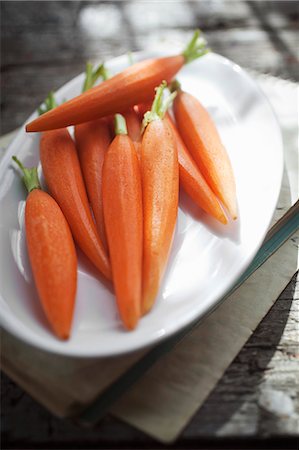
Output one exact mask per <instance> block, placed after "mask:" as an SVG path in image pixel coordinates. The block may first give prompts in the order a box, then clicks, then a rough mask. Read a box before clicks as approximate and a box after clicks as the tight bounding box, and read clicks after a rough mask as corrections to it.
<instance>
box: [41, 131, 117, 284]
mask: <svg viewBox="0 0 299 450" xmlns="http://www.w3.org/2000/svg"><path fill="white" fill-rule="evenodd" d="M40 157H41V163H42V168H43V173H44V176H45V179H46V183H47V185H48V188H49V190H50V192H51V195H52V196H53V197H54V199H55V200H56V201H57V203H58V204H59V206H60V208H61V209H62V211H63V214H64V215H65V218H66V220H67V221H68V223H69V226H70V228H71V231H72V234H73V237H74V239H75V241H76V242H77V244H78V246H79V247H80V248H81V250H82V251H83V252H84V253H85V254H86V256H87V257H88V258H89V259H90V261H91V262H92V263H93V264H94V265H95V266H96V267H97V268H98V270H99V271H100V272H101V273H102V274H103V275H104V276H105V277H106V278H107V279H111V269H110V264H109V260H108V257H107V254H106V252H105V249H104V247H103V244H102V242H101V240H100V237H99V235H98V232H97V229H96V225H95V223H94V222H93V219H92V215H91V211H90V207H89V203H88V198H87V194H86V190H85V186H84V181H83V177H82V173H81V168H80V163H79V159H78V155H77V150H76V147H75V143H74V142H73V140H72V138H71V136H70V134H69V132H68V130H67V129H65V128H64V129H61V130H54V131H48V132H45V133H42V136H41V141H40Z"/></svg>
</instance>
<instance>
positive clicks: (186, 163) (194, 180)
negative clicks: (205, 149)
mask: <svg viewBox="0 0 299 450" xmlns="http://www.w3.org/2000/svg"><path fill="white" fill-rule="evenodd" d="M165 120H166V121H167V123H168V125H169V127H170V128H171V130H172V133H173V136H174V139H175V142H176V145H177V151H178V158H179V174H180V184H181V186H182V187H183V188H184V190H185V191H186V193H187V194H188V195H189V197H191V198H192V200H193V201H194V203H196V204H197V205H198V206H199V207H200V208H202V209H203V210H204V211H205V212H206V213H208V214H210V215H211V216H213V217H214V218H215V219H217V220H219V221H220V222H221V223H224V224H226V223H227V218H226V217H225V215H224V213H223V210H222V208H221V206H220V204H219V201H218V199H217V197H216V195H215V194H214V193H213V191H212V190H211V188H210V187H209V185H208V184H207V182H206V180H205V179H204V177H203V176H202V174H201V173H200V171H199V169H198V167H197V166H196V164H195V162H194V160H193V159H192V157H191V156H190V153H189V152H188V150H187V148H186V146H185V144H184V142H183V141H182V138H181V136H180V135H179V133H178V130H177V128H176V126H175V124H174V123H173V120H172V119H171V117H170V115H169V114H168V113H167V114H166V116H165Z"/></svg>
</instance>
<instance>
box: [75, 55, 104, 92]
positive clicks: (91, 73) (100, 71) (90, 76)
mask: <svg viewBox="0 0 299 450" xmlns="http://www.w3.org/2000/svg"><path fill="white" fill-rule="evenodd" d="M100 77H102V79H103V80H104V81H105V80H108V78H109V72H108V70H107V68H106V67H105V64H104V63H102V64H100V65H99V66H98V67H97V68H96V69H95V70H93V65H92V64H91V63H90V62H88V63H86V69H85V80H84V84H83V88H82V92H85V91H88V89H90V88H92V87H93V86H94V84H95V82H96V81H97V80H98V79H99V78H100Z"/></svg>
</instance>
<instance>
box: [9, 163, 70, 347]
mask: <svg viewBox="0 0 299 450" xmlns="http://www.w3.org/2000/svg"><path fill="white" fill-rule="evenodd" d="M13 160H14V161H15V162H16V163H17V164H18V165H19V167H20V168H21V170H22V172H23V174H24V176H23V181H24V184H25V186H26V188H27V190H28V192H29V194H28V197H27V201H26V208H25V227H26V241H27V247H28V253H29V259H30V263H31V267H32V272H33V276H34V281H35V284H36V287H37V291H38V294H39V298H40V300H41V304H42V307H43V310H44V312H45V314H46V317H47V319H48V321H49V323H50V325H51V327H52V329H53V331H54V333H55V334H56V335H57V336H58V337H59V338H60V339H67V338H68V337H69V335H70V329H71V324H72V319H73V312H74V304H75V296H76V289H77V255H76V250H75V245H74V241H73V238H72V234H71V231H70V228H69V226H68V223H67V221H66V219H65V217H64V215H63V213H62V211H61V209H60V207H59V206H58V204H57V203H56V202H55V200H54V199H53V198H52V197H51V196H50V195H49V194H47V193H46V192H43V191H42V190H41V187H40V184H39V180H38V175H37V168H36V167H33V168H31V169H27V168H25V167H24V166H23V164H22V163H21V162H20V161H19V160H18V159H17V158H16V157H15V156H13Z"/></svg>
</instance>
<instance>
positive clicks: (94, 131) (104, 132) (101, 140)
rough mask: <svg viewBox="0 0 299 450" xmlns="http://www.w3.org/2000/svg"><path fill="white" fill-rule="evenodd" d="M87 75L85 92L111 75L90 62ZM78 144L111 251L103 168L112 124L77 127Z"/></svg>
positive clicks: (89, 192)
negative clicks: (106, 218) (98, 80)
mask: <svg viewBox="0 0 299 450" xmlns="http://www.w3.org/2000/svg"><path fill="white" fill-rule="evenodd" d="M85 73H86V75H85V80H84V84H83V91H85V90H87V89H90V88H91V87H92V86H93V85H94V83H95V81H96V80H97V79H98V78H99V77H100V76H101V77H103V78H104V79H105V77H106V76H108V75H107V71H106V69H105V67H104V65H103V64H101V65H100V66H99V67H98V68H97V69H96V70H95V71H93V67H92V64H90V63H87V65H86V72H85ZM75 141H76V147H77V151H78V156H79V160H80V166H81V170H82V174H83V178H84V181H85V186H86V191H87V195H88V198H89V201H90V204H91V208H92V211H93V214H94V218H95V222H96V225H97V229H98V232H99V235H100V238H101V241H102V243H103V245H104V247H105V249H106V250H107V242H106V232H105V223H104V213H103V199H102V167H103V162H104V156H105V152H106V150H107V149H108V147H109V145H110V142H111V135H110V124H109V121H108V120H106V118H103V119H99V120H94V121H91V122H87V123H82V124H80V125H76V126H75Z"/></svg>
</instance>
